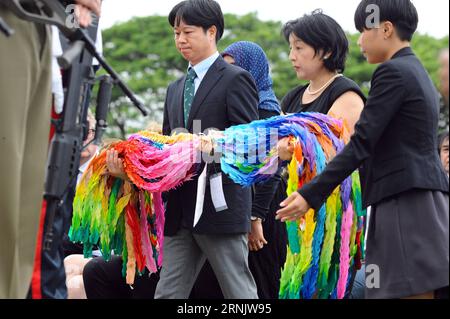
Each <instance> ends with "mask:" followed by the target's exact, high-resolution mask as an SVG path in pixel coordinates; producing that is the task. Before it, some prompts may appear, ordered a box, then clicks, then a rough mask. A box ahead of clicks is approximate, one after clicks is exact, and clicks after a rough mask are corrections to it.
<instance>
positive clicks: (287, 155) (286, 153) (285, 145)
mask: <svg viewBox="0 0 450 319" xmlns="http://www.w3.org/2000/svg"><path fill="white" fill-rule="evenodd" d="M277 149H278V157H279V158H280V159H281V160H283V161H290V160H292V155H293V154H294V145H292V144H291V143H290V137H285V138H282V139H281V140H279V141H278V144H277Z"/></svg>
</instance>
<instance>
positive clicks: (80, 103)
mask: <svg viewBox="0 0 450 319" xmlns="http://www.w3.org/2000/svg"><path fill="white" fill-rule="evenodd" d="M3 1H4V2H6V4H7V5H8V7H9V8H10V9H11V11H12V12H14V13H15V14H16V15H17V16H18V17H19V18H21V19H24V20H27V21H32V22H37V23H44V24H52V25H55V26H57V27H58V29H59V30H60V32H61V33H62V34H63V35H64V36H65V37H66V38H67V39H68V40H69V47H68V49H67V50H65V52H64V53H63V55H62V56H60V57H58V63H59V65H60V66H61V68H63V69H64V70H65V72H66V73H67V79H68V80H67V91H66V93H65V98H64V109H63V114H62V117H61V119H60V120H58V123H57V125H56V131H55V136H54V138H53V139H52V141H51V145H50V151H49V157H48V162H47V170H46V177H45V190H44V200H45V201H46V202H47V209H46V215H47V216H48V219H47V221H48V224H47V226H48V227H47V231H46V233H45V239H44V249H45V250H50V249H51V245H52V242H53V221H54V216H55V213H56V210H57V209H58V207H59V206H60V205H61V204H62V203H63V199H64V196H65V194H66V192H67V191H68V190H69V188H70V186H71V185H72V182H73V181H74V180H75V179H76V177H77V175H78V169H79V164H80V154H81V151H82V150H83V141H84V139H85V137H86V136H87V132H88V127H87V125H86V123H87V113H88V112H87V111H88V105H89V103H88V102H89V101H87V100H88V97H89V96H90V94H89V90H90V86H92V84H93V83H95V78H94V75H93V71H92V59H93V57H95V58H96V59H97V60H98V61H99V63H100V65H101V66H102V67H103V68H104V69H105V71H106V72H107V73H108V75H106V76H103V77H101V79H100V86H99V91H98V95H97V107H96V112H95V113H96V115H95V118H96V120H97V124H96V132H95V137H94V141H93V142H94V143H99V142H100V140H101V137H102V135H103V133H104V131H105V129H106V127H107V122H106V116H107V113H108V105H109V102H110V99H111V90H112V87H113V85H114V84H115V85H117V86H119V88H120V89H121V90H122V91H123V93H124V94H125V95H126V96H127V97H128V98H129V99H130V100H131V101H132V103H133V104H134V105H135V106H136V107H137V108H138V109H139V110H140V111H141V113H142V114H143V115H144V116H146V115H147V112H146V110H145V109H144V107H143V105H142V103H141V102H140V101H139V100H138V99H137V98H136V96H135V95H134V93H133V92H132V91H131V90H130V89H129V88H128V87H127V85H126V84H125V83H124V82H122V80H121V79H120V78H119V75H118V74H117V73H116V72H115V71H114V70H113V68H112V67H111V66H110V65H109V64H108V63H107V62H106V61H105V60H104V59H103V57H102V56H101V55H100V54H99V53H98V52H97V51H96V48H95V43H94V41H93V40H92V38H91V37H90V36H89V34H88V32H87V31H86V30H84V29H81V28H76V27H75V28H74V27H69V25H71V24H72V25H73V23H69V22H70V21H73V18H72V17H71V16H70V15H68V14H67V12H66V10H65V8H64V6H63V5H62V4H61V3H60V2H59V1H58V0H25V1H24V0H3ZM30 2H32V3H33V4H34V5H35V7H37V8H39V11H40V14H37V13H35V12H30V11H28V10H27V8H26V6H24V3H30ZM0 22H2V21H1V20H0Z"/></svg>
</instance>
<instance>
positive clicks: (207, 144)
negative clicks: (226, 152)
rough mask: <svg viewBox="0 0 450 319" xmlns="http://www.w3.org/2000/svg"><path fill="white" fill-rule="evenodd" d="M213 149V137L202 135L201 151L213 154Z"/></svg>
mask: <svg viewBox="0 0 450 319" xmlns="http://www.w3.org/2000/svg"><path fill="white" fill-rule="evenodd" d="M213 149H214V145H213V141H212V139H211V138H210V137H209V136H200V151H201V152H203V153H205V154H211V152H212V150H213Z"/></svg>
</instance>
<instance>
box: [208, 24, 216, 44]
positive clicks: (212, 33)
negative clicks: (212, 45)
mask: <svg viewBox="0 0 450 319" xmlns="http://www.w3.org/2000/svg"><path fill="white" fill-rule="evenodd" d="M206 34H207V35H208V36H210V37H211V38H212V39H213V40H214V41H216V34H217V28H216V26H215V25H213V26H211V27H210V28H209V29H208V31H206Z"/></svg>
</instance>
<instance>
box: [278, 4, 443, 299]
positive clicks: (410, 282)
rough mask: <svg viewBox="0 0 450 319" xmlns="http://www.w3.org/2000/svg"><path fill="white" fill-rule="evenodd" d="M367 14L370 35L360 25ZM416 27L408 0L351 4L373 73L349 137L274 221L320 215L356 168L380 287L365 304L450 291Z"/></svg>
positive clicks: (431, 101) (433, 112)
mask: <svg viewBox="0 0 450 319" xmlns="http://www.w3.org/2000/svg"><path fill="white" fill-rule="evenodd" d="M373 5H375V6H377V7H378V9H379V11H378V13H379V18H380V19H379V21H381V23H380V24H379V25H369V24H368V22H370V21H372V20H373V19H370V14H371V13H373V11H371V8H372V9H373ZM417 23H418V15H417V11H416V9H415V7H414V5H413V4H412V3H411V2H410V0H363V1H362V2H361V3H360V5H359V7H358V9H357V11H356V14H355V24H356V27H357V29H358V30H359V31H360V32H361V37H360V38H359V41H358V44H359V45H360V47H361V49H362V52H363V54H364V55H365V56H366V58H367V60H368V62H369V63H372V64H377V63H381V64H380V65H379V67H378V68H377V69H376V71H375V73H374V75H373V78H372V85H371V90H370V92H369V98H368V100H367V103H366V106H365V108H364V110H363V112H362V114H361V118H360V120H359V122H358V123H357V125H356V127H355V134H354V135H353V136H352V138H351V141H350V142H349V144H348V145H347V146H346V147H345V149H344V150H343V151H342V152H341V153H340V154H339V155H337V156H336V157H335V158H334V159H333V160H332V161H331V162H330V163H329V164H328V166H327V168H326V169H325V170H324V171H323V172H322V174H320V175H319V176H317V177H316V178H315V179H313V180H312V181H311V183H309V184H308V185H305V186H304V187H302V188H301V189H300V190H299V191H298V192H295V193H294V194H293V195H291V196H290V197H289V198H288V199H287V200H286V201H284V202H282V203H281V206H282V207H283V208H282V209H280V210H279V211H278V213H277V214H278V217H277V218H278V219H281V220H282V221H286V220H295V219H297V218H299V217H301V216H302V215H303V214H305V213H306V212H307V211H308V210H309V209H310V208H314V209H318V208H320V206H321V205H322V203H323V202H324V201H325V200H326V198H327V197H328V196H329V194H331V192H332V191H333V190H334V189H335V188H336V187H337V186H338V185H339V184H340V183H341V182H342V181H343V180H344V179H345V178H346V177H347V176H349V175H350V174H351V173H352V172H353V171H354V170H356V169H358V168H359V167H360V166H361V165H363V168H362V171H361V172H362V189H363V202H364V205H365V206H369V205H372V212H371V219H370V223H369V230H368V238H367V256H366V258H367V259H366V264H371V265H372V264H373V265H377V266H378V267H379V270H380V287H378V288H377V289H366V297H368V298H403V297H423V298H427V297H433V293H434V291H436V290H438V289H439V288H442V287H445V286H448V284H449V277H448V270H449V253H448V251H449V232H448V224H449V219H448V191H449V184H448V179H447V176H446V174H445V172H444V170H443V168H442V165H440V162H439V157H438V155H437V153H436V151H435V150H436V148H437V137H436V132H437V125H438V112H439V98H438V93H437V91H436V89H435V87H434V85H433V83H432V81H431V79H430V77H429V75H428V74H427V72H426V70H425V69H424V67H423V66H422V64H421V63H420V61H419V60H418V59H417V57H416V56H415V55H414V53H413V51H412V50H411V48H410V41H411V38H412V36H413V34H414V32H415V30H416V28H417ZM283 152H284V150H280V155H281V157H282V158H283Z"/></svg>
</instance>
